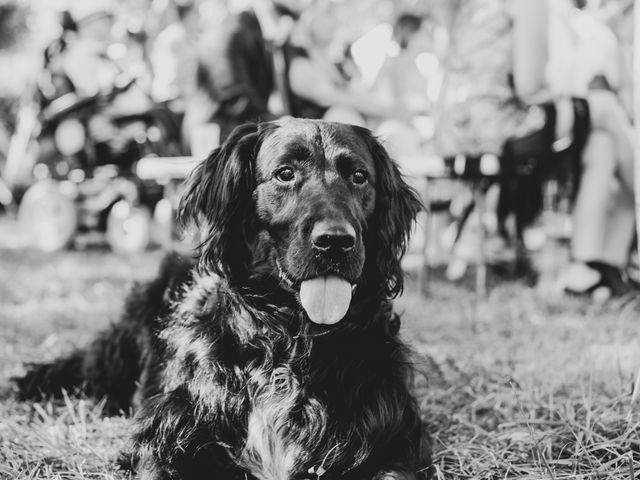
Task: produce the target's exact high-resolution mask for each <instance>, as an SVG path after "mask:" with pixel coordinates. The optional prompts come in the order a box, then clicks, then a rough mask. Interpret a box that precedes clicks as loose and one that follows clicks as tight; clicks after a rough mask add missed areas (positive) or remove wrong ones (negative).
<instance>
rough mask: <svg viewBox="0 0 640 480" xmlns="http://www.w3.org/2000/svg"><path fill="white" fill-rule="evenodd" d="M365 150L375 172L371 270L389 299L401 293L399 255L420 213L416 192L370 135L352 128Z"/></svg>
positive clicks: (370, 253)
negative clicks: (364, 142)
mask: <svg viewBox="0 0 640 480" xmlns="http://www.w3.org/2000/svg"><path fill="white" fill-rule="evenodd" d="M354 128H355V129H356V131H357V132H358V133H359V134H360V135H361V136H362V137H363V138H364V140H365V141H366V143H367V146H368V147H369V150H370V153H371V156H372V158H373V161H374V163H375V169H376V205H375V210H374V214H373V218H372V220H371V222H370V223H369V227H368V232H369V233H368V235H369V239H368V240H369V242H370V246H369V250H368V251H367V255H372V256H373V260H372V262H373V263H374V265H373V266H372V268H373V269H375V270H377V272H376V273H377V275H378V280H379V281H380V282H382V285H383V289H384V291H383V292H382V293H383V294H384V295H385V296H387V297H389V298H394V297H396V296H397V295H398V294H400V293H401V292H402V288H403V283H404V281H403V273H402V267H401V263H400V262H401V260H402V256H403V255H404V254H405V252H406V250H407V244H408V241H409V234H410V233H411V227H412V225H413V221H414V220H415V218H416V215H417V214H418V212H420V210H422V208H423V206H422V202H421V201H420V199H419V197H418V195H417V193H416V192H415V190H414V189H413V188H411V187H410V186H409V185H407V183H406V182H405V180H404V178H403V177H402V174H401V173H400V170H399V169H398V166H397V165H396V163H395V162H394V161H393V160H392V159H391V158H390V157H389V154H388V153H387V151H386V150H385V148H384V147H383V146H382V145H381V144H380V142H379V141H378V140H377V139H376V138H375V137H374V136H373V134H372V133H371V132H370V131H369V130H367V129H364V128H360V127H354Z"/></svg>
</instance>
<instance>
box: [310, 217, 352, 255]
mask: <svg viewBox="0 0 640 480" xmlns="http://www.w3.org/2000/svg"><path fill="white" fill-rule="evenodd" d="M311 243H312V244H313V247H314V248H315V249H317V250H321V251H323V252H326V251H328V250H336V251H337V250H341V251H343V252H348V251H349V250H351V249H352V248H353V247H354V246H355V244H356V231H355V230H354V228H353V227H352V226H351V225H350V224H349V223H348V222H328V221H320V222H316V223H315V225H314V226H313V230H311Z"/></svg>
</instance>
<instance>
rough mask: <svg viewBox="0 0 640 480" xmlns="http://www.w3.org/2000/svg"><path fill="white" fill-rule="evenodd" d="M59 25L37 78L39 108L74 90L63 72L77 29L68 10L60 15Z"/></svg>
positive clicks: (48, 46)
mask: <svg viewBox="0 0 640 480" xmlns="http://www.w3.org/2000/svg"><path fill="white" fill-rule="evenodd" d="M59 24H60V33H59V35H58V36H57V37H56V38H55V39H54V40H53V41H51V42H50V43H49V44H48V45H47V46H46V47H45V49H44V55H43V56H44V59H43V60H44V62H43V69H42V72H41V74H40V75H39V77H38V90H39V94H40V96H41V98H40V99H39V101H40V107H41V108H44V107H45V106H46V105H48V104H49V103H50V102H51V101H53V100H55V99H56V98H59V97H61V96H62V95H64V94H66V93H70V92H73V91H74V90H75V86H74V84H73V82H72V81H71V79H70V78H69V75H67V73H66V72H65V68H64V57H65V54H66V53H67V50H68V48H69V45H70V44H71V43H72V42H73V41H74V39H75V35H76V31H77V28H78V27H77V25H76V22H75V21H74V20H73V17H72V16H71V13H70V12H69V11H68V10H64V11H62V12H61V13H60V17H59Z"/></svg>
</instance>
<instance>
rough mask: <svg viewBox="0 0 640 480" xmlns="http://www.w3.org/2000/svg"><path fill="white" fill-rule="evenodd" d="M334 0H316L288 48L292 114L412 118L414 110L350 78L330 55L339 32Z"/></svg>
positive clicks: (355, 120) (352, 118) (361, 120)
mask: <svg viewBox="0 0 640 480" xmlns="http://www.w3.org/2000/svg"><path fill="white" fill-rule="evenodd" d="M332 8H334V7H333V5H332V3H331V2H326V3H324V2H315V3H314V4H313V6H312V7H311V8H309V9H307V10H306V11H305V12H304V13H303V15H302V16H301V18H300V20H299V21H298V23H297V25H296V27H295V30H294V32H293V34H292V37H291V44H290V47H289V49H288V51H287V65H288V70H287V72H288V75H287V80H288V88H289V89H290V94H291V95H290V97H291V114H292V115H293V116H298V117H306V118H325V119H333V120H338V121H340V120H343V121H347V122H350V123H356V124H366V122H367V120H368V119H369V118H374V119H381V118H396V119H401V120H408V119H410V118H411V116H412V114H413V112H412V111H411V110H409V109H407V108H405V107H403V106H400V105H396V104H395V103H394V102H392V101H389V100H385V99H381V98H376V96H375V95H374V94H373V92H372V91H371V90H368V89H365V88H361V87H360V86H359V85H357V84H355V83H353V82H351V83H350V82H349V81H348V79H346V78H345V77H344V76H343V74H342V72H341V71H340V69H339V68H337V66H336V64H335V63H334V61H333V59H332V58H331V55H330V48H331V46H332V42H333V40H334V38H335V35H336V29H335V25H336V22H335V20H334V19H333V17H332V14H333V12H332Z"/></svg>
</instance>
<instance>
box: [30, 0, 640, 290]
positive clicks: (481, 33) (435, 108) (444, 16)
mask: <svg viewBox="0 0 640 480" xmlns="http://www.w3.org/2000/svg"><path fill="white" fill-rule="evenodd" d="M349 4H350V2H348V1H336V0H332V1H329V0H327V1H324V0H245V1H244V2H240V1H222V0H140V1H137V2H109V1H107V0H92V1H90V2H89V1H76V2H72V3H71V4H70V6H69V8H68V9H66V10H63V11H61V12H60V17H59V21H58V27H57V28H58V29H57V34H56V35H55V38H53V39H50V40H49V41H48V44H47V46H46V47H45V48H43V55H42V63H41V74H40V75H39V76H38V79H37V91H38V99H37V101H38V103H39V108H41V109H45V108H47V106H48V105H50V104H51V103H52V102H54V101H55V100H56V99H59V98H60V97H62V96H64V95H65V94H66V93H69V92H74V93H75V94H76V95H78V96H80V97H90V96H92V95H96V94H98V93H99V92H104V91H106V90H109V89H112V88H113V86H114V85H116V84H122V83H125V84H127V85H128V83H127V82H129V83H134V86H133V87H132V88H127V89H126V91H125V90H124V89H123V91H122V93H121V94H118V95H114V96H113V97H110V99H111V101H110V104H109V105H108V108H105V109H104V110H103V111H101V113H100V114H99V115H94V116H93V117H92V119H91V122H90V125H89V127H90V134H91V136H92V137H93V138H94V139H96V141H97V142H98V143H100V144H106V145H108V146H109V148H110V149H111V151H116V152H117V151H121V150H123V149H124V148H125V146H126V144H127V136H128V135H132V133H131V132H127V131H126V129H123V128H121V127H120V126H119V125H118V124H117V122H115V121H114V120H113V118H115V117H118V118H121V117H122V116H123V115H128V114H135V113H136V112H140V111H143V110H149V109H152V108H154V109H158V108H162V109H163V110H164V111H165V112H167V114H168V115H171V116H172V118H173V119H174V120H175V122H176V123H177V124H178V125H179V132H178V133H177V135H178V136H179V139H177V141H176V145H178V146H179V147H177V149H176V151H175V152H174V153H175V154H182V155H188V154H194V155H196V156H201V155H203V154H205V153H206V152H207V151H208V150H209V149H211V148H213V147H215V146H217V145H218V144H219V143H220V142H221V141H223V140H224V138H225V136H226V135H228V133H229V132H230V130H231V129H232V128H233V127H234V126H236V125H238V124H240V123H244V122H245V121H255V120H268V119H272V118H277V117H280V116H283V115H292V116H299V117H307V118H325V119H330V120H337V121H343V122H347V123H352V124H358V125H364V126H367V127H369V128H372V129H373V130H375V131H377V132H378V133H379V134H380V135H382V136H383V137H384V138H385V139H387V141H388V145H389V148H390V149H391V150H392V153H393V154H394V155H395V156H396V157H398V159H399V161H400V162H401V163H402V161H403V158H409V157H411V158H416V157H420V156H423V157H425V158H426V157H427V156H428V155H438V156H440V157H443V158H447V157H455V156H458V155H466V156H469V157H481V156H483V155H486V154H493V155H496V156H498V157H500V158H501V159H503V161H505V159H506V161H509V159H511V160H512V164H516V163H517V162H518V161H520V160H521V157H527V156H531V155H534V154H535V155H542V156H544V155H547V156H549V157H550V156H553V155H554V154H555V153H558V152H563V151H568V152H570V156H571V157H572V160H571V162H572V163H571V165H572V167H573V172H574V177H575V178H574V184H575V185H576V188H575V191H574V192H573V194H572V201H573V205H574V207H573V230H572V231H573V233H572V237H571V260H572V262H571V263H570V265H569V267H568V269H567V271H566V272H563V273H562V275H561V276H562V282H563V288H565V290H567V291H571V292H574V293H578V294H581V293H585V292H591V291H593V290H594V289H595V288H597V287H600V286H603V285H604V286H606V287H607V288H609V289H610V290H611V292H612V293H613V294H620V295H621V294H626V293H629V292H632V291H635V288H636V287H635V284H634V283H633V282H632V281H631V279H630V278H629V277H628V276H627V274H626V273H625V272H626V268H627V266H628V265H629V261H630V259H631V258H632V252H633V247H632V246H633V244H634V242H633V238H634V235H635V234H634V232H635V229H634V225H635V223H634V210H633V199H634V190H633V141H632V138H631V135H632V133H631V128H632V122H633V110H632V105H633V102H632V98H633V77H632V74H631V72H632V68H631V61H632V59H631V57H632V53H631V47H632V36H633V22H632V20H633V19H632V17H633V15H632V6H633V2H632V1H631V0H609V1H602V2H598V1H588V0H551V1H549V2H545V1H536V2H531V1H530V0H528V1H527V0H430V1H429V2H426V3H424V5H423V4H422V3H420V2H413V3H411V2H409V3H406V5H404V4H403V7H402V8H398V7H397V6H396V7H395V8H394V6H393V2H390V3H388V4H386V7H385V8H381V9H380V11H379V12H378V11H376V10H375V9H374V8H370V9H369V11H367V12H361V11H359V10H358V8H357V7H355V6H353V5H351V6H349ZM369 4H370V5H373V3H371V2H369ZM369 4H368V5H369ZM354 15H362V17H361V18H354ZM376 17H377V18H376ZM123 78H124V80H123ZM550 132H551V133H550ZM134 134H135V132H134ZM532 135H533V136H532ZM523 139H529V140H531V139H533V140H531V141H529V142H528V143H526V142H523V141H522V140H523ZM531 144H533V145H534V147H533V148H534V149H535V152H531V151H529V150H527V149H530V148H532V147H531ZM540 152H542V154H541V153H540ZM508 168H509V167H505V165H504V164H503V170H508ZM511 180H512V179H507V180H504V181H501V182H498V183H499V186H498V191H497V192H496V193H495V195H493V196H492V195H491V192H489V195H488V198H494V199H495V201H494V203H492V204H491V205H490V211H492V212H494V213H495V218H494V220H493V222H490V223H491V224H492V226H491V227H487V228H488V229H489V230H491V235H492V236H493V237H494V240H495V242H494V244H495V245H497V247H496V250H501V251H504V250H505V249H507V248H509V246H513V247H514V248H516V249H518V248H521V247H522V245H521V244H522V243H523V241H524V240H523V239H524V233H523V232H524V228H525V227H528V226H530V224H532V223H533V218H534V217H535V213H539V212H538V211H536V212H534V213H533V214H532V213H526V212H525V213H522V208H520V206H521V205H522V204H527V205H529V207H530V206H531V203H534V204H535V203H536V202H537V203H540V202H539V201H537V200H535V199H534V200H531V199H530V198H529V197H528V194H526V193H525V192H527V191H528V190H526V188H524V187H523V185H522V184H517V183H514V182H513V181H511ZM532 195H533V194H532ZM535 195H537V194H535ZM535 195H534V196H535ZM523 196H527V198H524V199H523V198H522V197H523ZM490 203H491V202H490ZM523 208H524V207H523ZM525 210H526V208H525ZM533 210H536V208H535V207H534V208H533ZM513 215H515V216H518V215H520V217H521V218H520V220H521V222H520V223H521V224H522V225H521V227H522V228H519V227H516V228H515V232H513V231H512V230H513V229H511V231H510V229H509V227H508V225H509V223H508V218H509V217H510V216H513ZM523 216H524V217H523ZM516 223H517V222H516ZM466 236H469V235H466ZM458 237H460V238H461V239H464V237H465V235H464V232H460V233H459V235H458ZM451 248H454V249H456V248H458V249H464V242H463V241H460V242H459V245H457V246H453V247H451ZM453 270H455V269H453ZM453 270H452V272H451V276H452V277H455V275H456V274H455V272H453Z"/></svg>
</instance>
